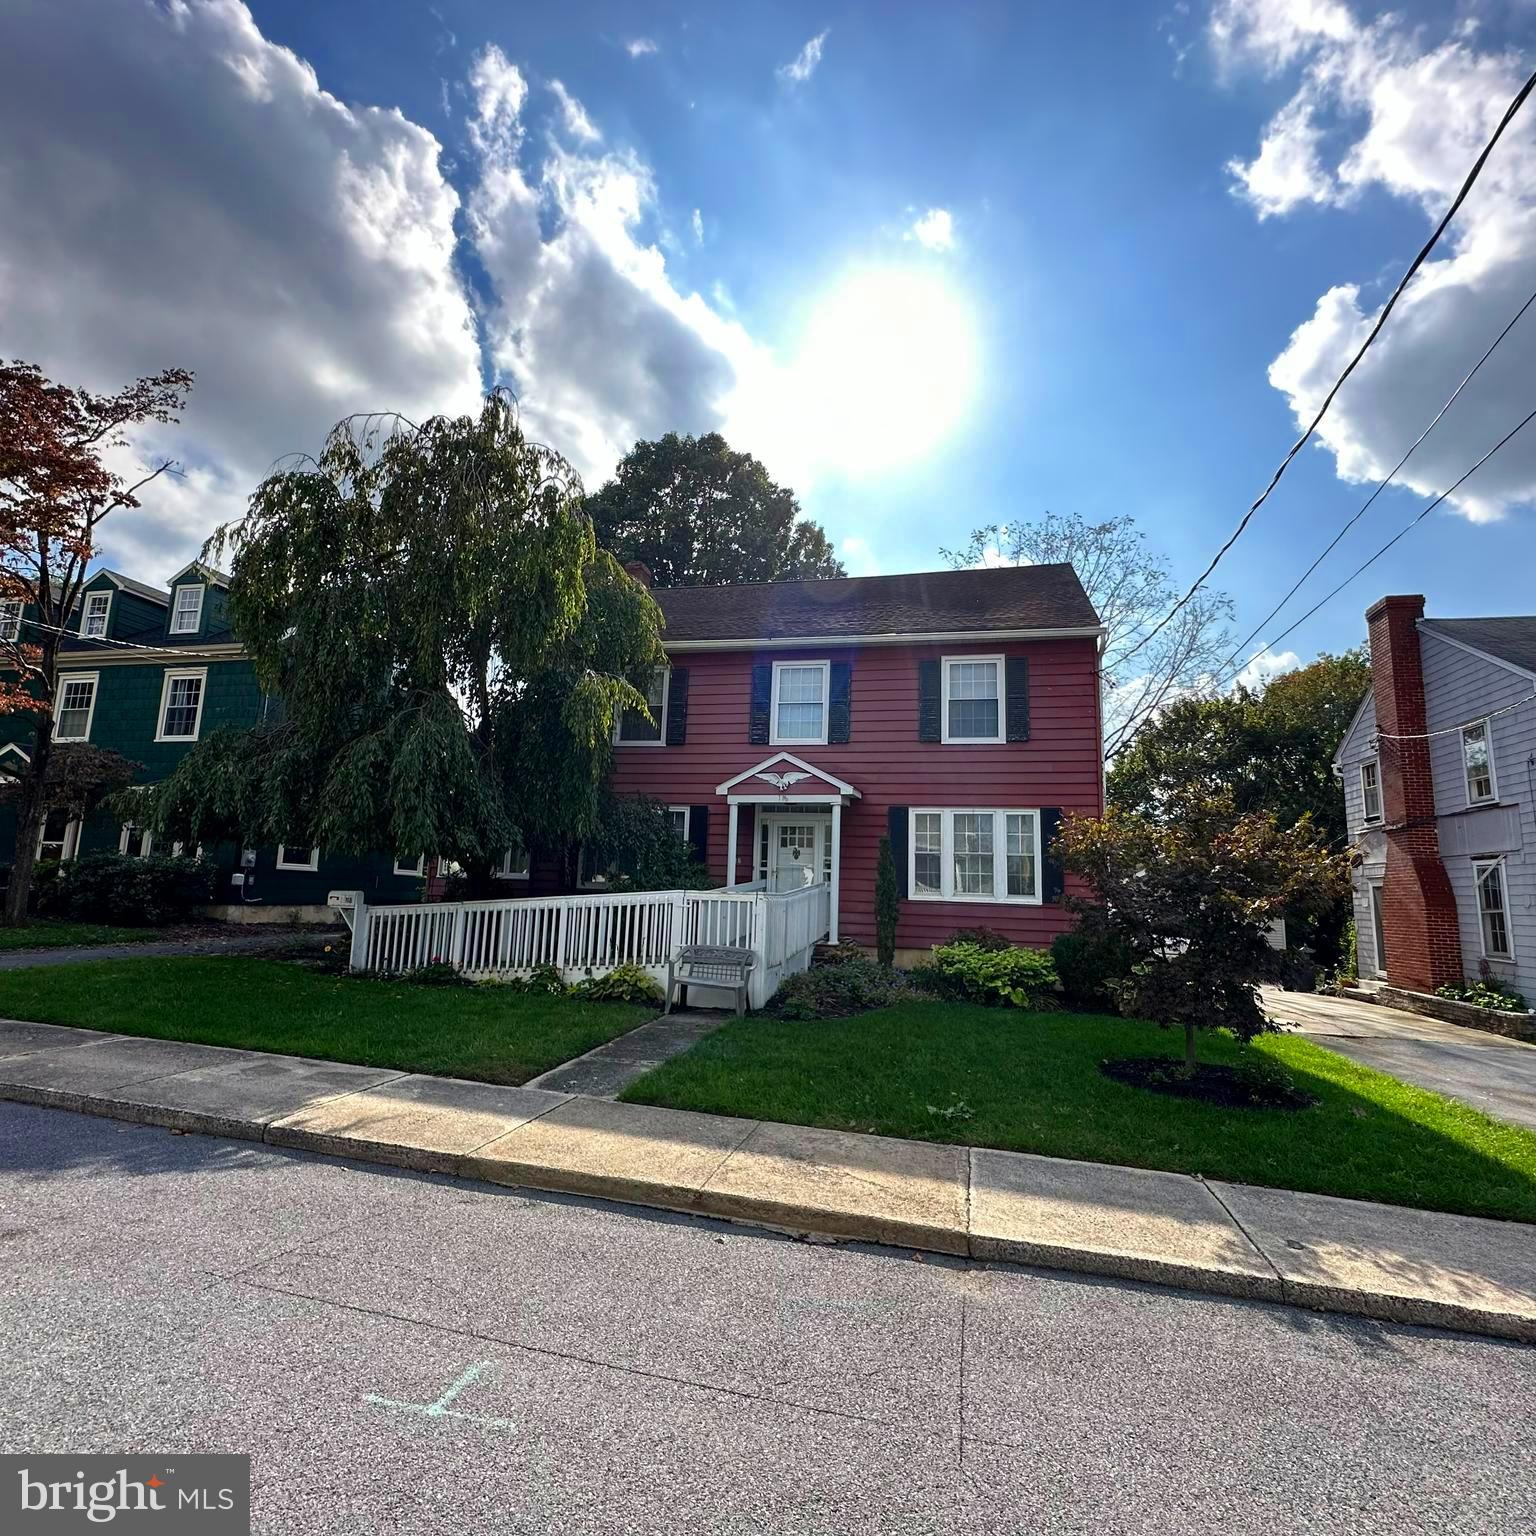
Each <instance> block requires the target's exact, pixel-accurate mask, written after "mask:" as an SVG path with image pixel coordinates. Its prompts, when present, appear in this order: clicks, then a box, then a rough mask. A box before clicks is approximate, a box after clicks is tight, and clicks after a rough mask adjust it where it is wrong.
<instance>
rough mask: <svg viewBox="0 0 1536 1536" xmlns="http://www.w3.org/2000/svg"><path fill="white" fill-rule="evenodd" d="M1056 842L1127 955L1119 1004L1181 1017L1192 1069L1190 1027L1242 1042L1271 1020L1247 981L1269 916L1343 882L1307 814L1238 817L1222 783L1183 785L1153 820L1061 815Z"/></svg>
mask: <svg viewBox="0 0 1536 1536" xmlns="http://www.w3.org/2000/svg"><path fill="white" fill-rule="evenodd" d="M1059 847H1060V849H1061V852H1062V857H1063V862H1064V863H1065V865H1066V867H1067V868H1068V869H1069V870H1071V871H1072V872H1073V873H1074V874H1076V875H1080V876H1081V877H1082V878H1083V879H1084V880H1085V881H1087V882H1088V883H1089V884H1090V885H1091V886H1092V887H1093V889H1094V891H1095V892H1096V893H1097V895H1098V897H1099V899H1100V900H1101V901H1102V902H1103V905H1104V909H1105V914H1104V916H1105V920H1106V921H1107V922H1108V924H1109V926H1110V931H1111V932H1112V933H1115V934H1118V935H1119V936H1121V937H1122V938H1123V939H1124V940H1125V942H1126V943H1127V945H1128V946H1129V948H1130V950H1131V952H1132V954H1133V956H1134V968H1133V971H1132V974H1131V976H1130V978H1129V979H1128V980H1126V981H1123V982H1119V983H1117V984H1116V986H1117V991H1118V992H1119V995H1120V1003H1121V1006H1122V1008H1123V1010H1124V1011H1125V1012H1126V1013H1135V1014H1140V1015H1142V1016H1143V1017H1145V1018H1150V1019H1155V1020H1156V1021H1157V1022H1158V1023H1159V1024H1162V1025H1165V1026H1171V1025H1176V1024H1177V1025H1182V1026H1183V1028H1184V1063H1185V1068H1186V1070H1188V1071H1191V1072H1192V1071H1193V1070H1194V1066H1195V1031H1196V1030H1197V1029H1230V1030H1231V1031H1232V1032H1233V1033H1234V1034H1235V1035H1237V1037H1238V1038H1239V1039H1241V1040H1250V1039H1252V1038H1253V1037H1254V1036H1255V1035H1257V1034H1260V1033H1262V1032H1263V1031H1264V1030H1265V1029H1267V1028H1268V1024H1267V1023H1266V1021H1265V1018H1264V1014H1263V1011H1262V1010H1261V1008H1260V1006H1259V997H1258V990H1257V985H1256V983H1257V982H1258V980H1259V978H1260V976H1261V974H1262V972H1263V968H1264V963H1265V960H1266V958H1267V956H1268V954H1269V946H1268V943H1267V941H1266V938H1265V930H1266V928H1267V927H1268V925H1269V923H1270V922H1271V920H1272V919H1274V918H1276V917H1279V916H1280V915H1281V914H1282V913H1284V912H1285V911H1286V909H1287V908H1290V909H1292V910H1301V911H1305V910H1308V909H1309V908H1315V907H1318V906H1322V905H1326V904H1327V903H1328V902H1330V901H1332V900H1334V899H1335V898H1336V896H1337V893H1338V890H1339V887H1340V885H1341V884H1343V883H1346V882H1347V880H1348V870H1347V864H1346V863H1345V860H1344V857H1343V856H1342V855H1338V854H1333V853H1330V852H1328V850H1327V849H1326V848H1325V847H1324V846H1323V841H1322V838H1321V837H1320V835H1319V834H1318V833H1317V831H1316V830H1315V829H1314V828H1313V826H1312V822H1311V818H1310V817H1307V816H1303V817H1302V818H1301V819H1300V820H1299V821H1297V822H1296V823H1294V824H1293V825H1291V826H1282V825H1281V824H1280V823H1279V821H1278V820H1277V819H1276V818H1275V816H1274V815H1272V814H1271V813H1270V812H1268V811H1251V812H1248V813H1246V814H1242V815H1240V814H1238V812H1237V810H1236V808H1235V806H1234V804H1233V799H1232V795H1231V793H1230V791H1227V790H1219V791H1216V792H1206V791H1203V790H1199V789H1195V788H1190V787H1180V788H1178V789H1176V790H1174V791H1173V793H1172V795H1171V796H1170V799H1169V801H1168V802H1167V803H1166V804H1165V805H1164V806H1163V807H1162V810H1161V814H1160V815H1159V816H1158V817H1157V818H1156V819H1154V818H1152V817H1150V816H1147V815H1145V814H1144V813H1141V812H1135V811H1122V810H1115V809H1113V808H1112V809H1110V810H1109V811H1108V812H1107V813H1106V814H1105V815H1104V816H1103V817H1102V818H1100V819H1098V820H1089V819H1086V818H1083V819H1074V820H1069V821H1067V822H1066V823H1064V824H1063V826H1062V829H1061V833H1060V839H1059ZM1078 905H1080V906H1081V905H1085V904H1081V903H1078Z"/></svg>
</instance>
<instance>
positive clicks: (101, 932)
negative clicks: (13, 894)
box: [0, 917, 164, 954]
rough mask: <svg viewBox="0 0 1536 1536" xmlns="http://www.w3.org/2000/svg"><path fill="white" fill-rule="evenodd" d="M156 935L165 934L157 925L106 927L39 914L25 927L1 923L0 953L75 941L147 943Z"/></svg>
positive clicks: (158, 936)
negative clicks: (145, 926)
mask: <svg viewBox="0 0 1536 1536" xmlns="http://www.w3.org/2000/svg"><path fill="white" fill-rule="evenodd" d="M159 938H164V934H162V933H161V932H160V931H159V930H158V929H156V928H109V927H107V926H105V925H104V924H102V923H71V922H66V921H65V919H63V918H61V917H39V918H34V919H33V920H32V921H31V922H30V923H28V924H27V925H26V927H25V928H7V927H3V926H0V954H3V953H4V952H5V951H6V950H12V949H64V948H66V947H68V946H70V945H75V944H147V943H148V942H150V941H151V940H152V939H159Z"/></svg>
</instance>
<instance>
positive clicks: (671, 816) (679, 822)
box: [667, 805, 688, 843]
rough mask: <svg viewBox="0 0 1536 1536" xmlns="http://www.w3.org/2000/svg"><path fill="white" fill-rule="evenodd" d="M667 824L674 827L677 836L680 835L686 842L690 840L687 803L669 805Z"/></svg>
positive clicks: (673, 831) (673, 830) (674, 833)
mask: <svg viewBox="0 0 1536 1536" xmlns="http://www.w3.org/2000/svg"><path fill="white" fill-rule="evenodd" d="M667 825H668V826H669V827H670V828H671V829H672V833H673V835H674V836H675V837H680V838H682V840H683V841H684V842H685V843H686V842H687V841H688V807H687V806H686V805H669V806H668V807H667Z"/></svg>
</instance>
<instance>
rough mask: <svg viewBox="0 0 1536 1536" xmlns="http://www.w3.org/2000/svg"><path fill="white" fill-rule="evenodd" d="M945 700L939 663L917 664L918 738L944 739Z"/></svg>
mask: <svg viewBox="0 0 1536 1536" xmlns="http://www.w3.org/2000/svg"><path fill="white" fill-rule="evenodd" d="M943 712H944V701H943V692H942V689H941V685H940V681H939V663H938V662H936V661H920V662H918V664H917V739H918V740H919V741H942V740H943V739H944V732H943V718H942V717H943Z"/></svg>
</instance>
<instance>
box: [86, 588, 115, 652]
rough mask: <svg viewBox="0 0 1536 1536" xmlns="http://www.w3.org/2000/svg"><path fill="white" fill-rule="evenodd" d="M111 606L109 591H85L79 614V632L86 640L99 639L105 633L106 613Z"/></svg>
mask: <svg viewBox="0 0 1536 1536" xmlns="http://www.w3.org/2000/svg"><path fill="white" fill-rule="evenodd" d="M111 607H112V594H111V593H110V592H87V593H86V594H85V607H84V609H83V610H82V611H81V614H80V633H81V635H82V636H83V637H84V638H85V639H87V640H99V639H101V638H103V637H104V636H105V635H106V633H107V613H108V610H110V608H111Z"/></svg>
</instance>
